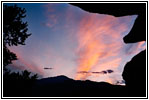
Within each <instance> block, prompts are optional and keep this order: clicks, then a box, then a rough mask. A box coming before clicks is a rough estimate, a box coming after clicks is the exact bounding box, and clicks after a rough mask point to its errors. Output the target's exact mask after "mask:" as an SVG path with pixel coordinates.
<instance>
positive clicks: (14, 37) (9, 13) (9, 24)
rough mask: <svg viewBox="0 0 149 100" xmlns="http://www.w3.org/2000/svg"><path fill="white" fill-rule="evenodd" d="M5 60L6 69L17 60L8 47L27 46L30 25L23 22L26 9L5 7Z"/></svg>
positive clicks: (15, 6) (14, 6)
mask: <svg viewBox="0 0 149 100" xmlns="http://www.w3.org/2000/svg"><path fill="white" fill-rule="evenodd" d="M3 7H4V8H3V59H4V67H5V66H7V65H8V64H11V63H12V60H17V57H16V55H15V54H14V53H13V52H11V51H10V50H9V49H8V47H7V46H17V45H25V40H26V39H27V38H28V37H29V36H30V35H31V34H28V33H27V31H28V28H27V26H28V23H27V22H24V21H23V18H25V17H26V14H25V13H26V10H25V8H20V7H18V6H17V5H13V6H7V5H4V6H3Z"/></svg>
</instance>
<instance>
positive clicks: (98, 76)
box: [7, 3, 146, 84]
mask: <svg viewBox="0 0 149 100" xmlns="http://www.w3.org/2000/svg"><path fill="white" fill-rule="evenodd" d="M7 5H14V4H12V3H11V4H7ZM17 5H18V6H19V7H22V8H25V9H26V11H27V12H26V15H27V16H26V18H25V19H23V20H24V21H27V22H28V29H29V30H28V33H32V35H31V36H30V37H29V38H27V40H26V42H25V43H26V45H19V46H11V47H9V49H10V51H12V52H14V53H15V54H16V55H17V57H18V60H16V61H13V64H10V65H8V67H9V68H10V69H12V70H14V71H20V70H25V69H26V70H29V71H31V72H33V73H37V74H39V76H40V78H45V77H54V76H58V75H66V76H67V77H69V78H73V79H75V80H92V81H97V82H101V81H104V82H109V83H111V84H117V83H118V82H119V84H124V81H123V78H122V72H123V69H124V66H125V64H126V63H127V62H129V61H130V60H131V59H132V58H133V57H134V56H135V55H136V54H138V53H139V52H141V51H142V50H144V49H145V48H146V43H145V41H141V42H137V43H128V44H126V43H124V41H123V37H124V36H126V35H127V34H128V33H129V32H130V30H131V28H132V27H133V24H134V22H135V19H136V18H137V15H131V16H123V17H114V16H112V15H106V14H97V13H90V12H87V11H84V10H82V9H80V8H78V7H75V6H72V5H70V4H66V3H17Z"/></svg>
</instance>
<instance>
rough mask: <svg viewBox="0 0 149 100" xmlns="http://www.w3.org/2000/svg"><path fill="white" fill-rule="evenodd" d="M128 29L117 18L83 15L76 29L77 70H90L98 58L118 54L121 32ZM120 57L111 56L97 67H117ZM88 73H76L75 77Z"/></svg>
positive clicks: (85, 76) (81, 77)
mask: <svg viewBox="0 0 149 100" xmlns="http://www.w3.org/2000/svg"><path fill="white" fill-rule="evenodd" d="M127 29H128V26H127V25H126V24H123V23H122V24H121V23H120V22H119V20H118V18H116V17H113V16H106V15H100V16H98V15H97V14H94V15H92V16H87V17H86V16H85V17H84V18H83V19H82V20H81V22H80V28H79V31H78V34H77V35H78V48H77V50H76V51H77V55H78V59H77V62H78V67H77V68H78V69H77V71H87V72H88V71H90V70H92V69H94V68H96V67H95V66H97V65H98V63H99V62H100V60H101V59H102V60H103V59H109V58H110V57H115V56H117V55H118V53H119V51H120V50H121V47H122V44H123V43H122V40H121V39H122V36H121V33H122V32H125V31H126V30H127ZM120 62H121V58H120V57H119V58H113V59H111V61H107V62H105V63H104V64H100V66H98V67H99V69H100V68H101V69H100V70H104V69H102V68H106V66H111V67H112V68H114V67H118V65H119V64H120ZM89 76H90V74H81V75H80V74H76V77H75V79H86V78H87V77H89Z"/></svg>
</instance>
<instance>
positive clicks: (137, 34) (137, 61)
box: [72, 3, 146, 96]
mask: <svg viewBox="0 0 149 100" xmlns="http://www.w3.org/2000/svg"><path fill="white" fill-rule="evenodd" d="M72 5H74V6H78V7H80V8H82V9H84V10H86V11H89V12H92V13H99V14H109V15H113V16H117V17H120V16H127V15H138V18H137V19H136V21H135V23H134V26H133V28H132V29H131V31H130V33H129V34H128V35H126V36H125V37H124V42H125V43H134V42H139V41H145V40H146V4H145V3H129V4H128V3H112V4H111V3H109V4H108V3H88V4H84V3H83V4H82V3H80V4H74V3H73V4H72ZM123 78H124V80H125V81H126V87H127V93H128V94H129V96H145V95H146V50H145V51H142V52H141V53H140V54H138V55H137V56H135V57H134V58H133V59H132V61H130V62H129V63H128V64H126V66H125V68H124V71H123Z"/></svg>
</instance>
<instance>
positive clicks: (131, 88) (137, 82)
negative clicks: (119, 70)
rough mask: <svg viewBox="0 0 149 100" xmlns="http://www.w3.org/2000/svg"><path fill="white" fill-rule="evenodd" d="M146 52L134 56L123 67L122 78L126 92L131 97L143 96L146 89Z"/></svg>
mask: <svg viewBox="0 0 149 100" xmlns="http://www.w3.org/2000/svg"><path fill="white" fill-rule="evenodd" d="M145 56H146V50H144V51H142V52H141V53H139V54H138V55H136V56H135V57H134V58H133V59H132V60H131V61H130V62H128V63H127V64H126V65H125V68H124V71H123V75H122V76H123V78H124V80H125V81H126V84H127V87H128V92H129V93H133V95H140V96H145V93H146V91H145V89H146V58H145Z"/></svg>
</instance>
